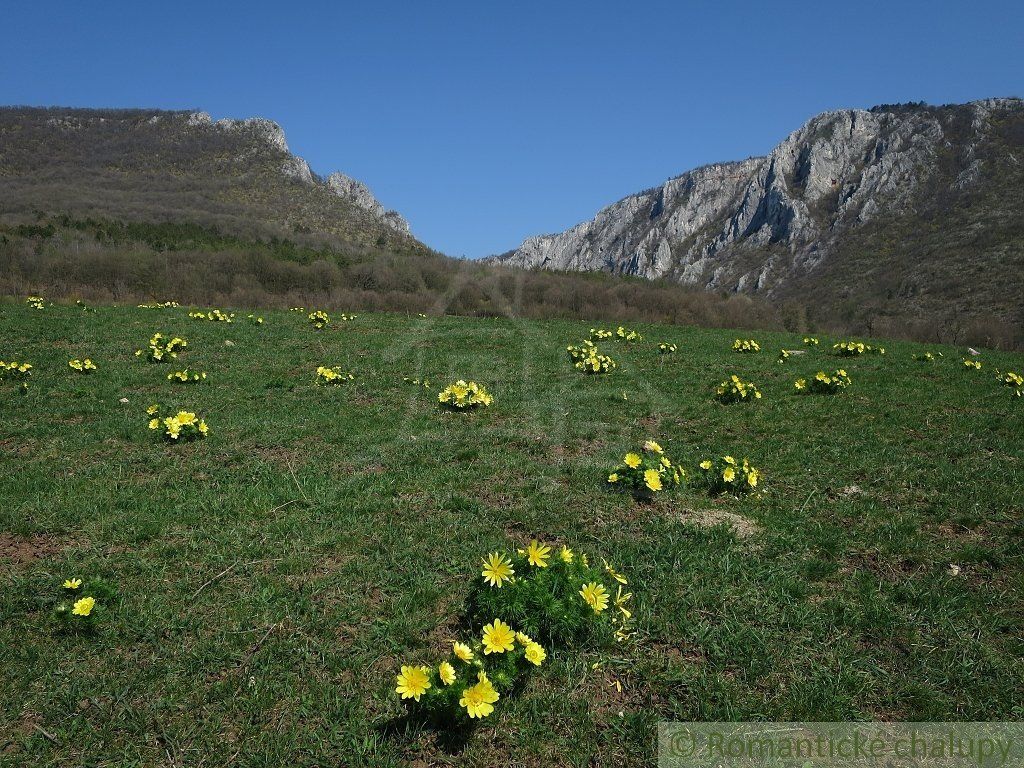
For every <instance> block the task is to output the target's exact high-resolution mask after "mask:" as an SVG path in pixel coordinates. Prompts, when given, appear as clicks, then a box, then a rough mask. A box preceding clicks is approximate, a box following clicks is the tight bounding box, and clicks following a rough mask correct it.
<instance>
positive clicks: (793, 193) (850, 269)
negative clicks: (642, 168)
mask: <svg viewBox="0 0 1024 768" xmlns="http://www.w3.org/2000/svg"><path fill="white" fill-rule="evenodd" d="M491 261H492V262H496V263H502V264H506V265H510V266H516V267H522V268H528V269H545V270H584V271H604V272H610V273H613V274H622V275H636V276H640V277H644V278H651V279H654V278H663V279H666V280H671V281H674V282H678V283H681V284H684V285H688V286H693V287H698V288H702V289H707V290H711V291H721V292H730V293H731V292H745V293H749V294H752V295H759V296H763V297H765V298H768V299H769V300H771V301H773V302H776V303H778V302H786V301H793V302H799V303H801V304H802V305H805V306H806V307H808V310H809V311H810V312H812V313H814V314H815V315H816V316H817V317H819V318H824V317H828V316H833V317H838V318H840V319H842V320H843V321H845V322H859V323H861V324H862V325H864V326H865V327H866V330H872V329H880V330H886V329H887V326H891V325H893V324H895V325H900V326H904V327H905V326H907V325H914V324H924V325H935V324H948V323H974V324H977V323H979V322H993V323H999V324H1004V325H1006V324H1008V325H1011V326H1018V327H1019V326H1020V324H1021V323H1022V322H1024V278H1022V277H1021V276H1022V274H1024V102H1022V101H1021V100H1019V99H988V100H984V101H976V102H972V103H969V104H965V105H951V106H943V107H931V106H926V105H923V104H909V105H888V106H880V107H875V108H873V109H870V110H840V111H834V112H826V113H824V114H821V115H818V116H817V117H814V118H813V119H811V120H810V121H808V122H807V123H806V124H805V125H804V126H802V127H801V128H800V129H798V130H797V131H795V132H794V133H792V134H791V135H790V136H789V137H787V138H786V139H785V140H784V141H783V142H782V143H781V144H779V145H778V146H777V147H776V148H775V149H774V150H773V151H772V152H771V153H770V154H768V155H767V156H765V157H754V158H749V159H747V160H743V161H740V162H728V163H718V164H713V165H708V166H704V167H702V168H697V169H695V170H692V171H689V172H687V173H684V174H682V175H681V176H677V177H675V178H672V179H669V180H668V181H666V182H665V183H664V184H662V185H661V186H660V187H656V188H653V189H649V190H646V191H644V192H641V193H638V194H634V195H630V196H628V197H626V198H623V199H622V200H620V201H619V202H617V203H614V204H612V205H610V206H608V207H607V208H604V209H603V210H601V211H600V212H599V213H598V214H597V215H596V216H595V217H594V218H593V219H592V220H590V221H586V222H583V223H581V224H578V225H577V226H575V227H572V228H571V229H569V230H567V231H565V232H562V233H559V234H553V235H543V236H539V237H532V238H529V239H528V240H526V241H525V242H524V243H523V244H522V245H521V246H519V247H518V248H516V249H515V250H513V251H511V252H509V253H505V254H502V255H500V256H496V257H492V258H491Z"/></svg>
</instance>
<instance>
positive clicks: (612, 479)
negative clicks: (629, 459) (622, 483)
mask: <svg viewBox="0 0 1024 768" xmlns="http://www.w3.org/2000/svg"><path fill="white" fill-rule="evenodd" d="M608 482H609V483H617V482H619V473H618V472H612V473H611V474H610V475H608Z"/></svg>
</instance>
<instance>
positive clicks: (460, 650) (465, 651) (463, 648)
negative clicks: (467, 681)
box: [452, 641, 473, 664]
mask: <svg viewBox="0 0 1024 768" xmlns="http://www.w3.org/2000/svg"><path fill="white" fill-rule="evenodd" d="M452 652H453V653H454V654H455V655H456V656H458V657H459V658H460V659H461V660H462V661H464V662H466V663H467V664H469V662H470V661H472V660H473V651H472V650H470V648H469V646H468V645H466V644H465V643H460V642H458V641H456V642H454V643H452Z"/></svg>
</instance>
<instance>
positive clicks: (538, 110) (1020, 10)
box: [0, 0, 1024, 257]
mask: <svg viewBox="0 0 1024 768" xmlns="http://www.w3.org/2000/svg"><path fill="white" fill-rule="evenodd" d="M0 23H2V27H3V29H4V34H3V42H2V43H0V102H2V103H7V104H31V105H64V106H83V107H86V106H88V107H100V106H102V107H161V108H168V109H172V108H173V109H185V108H199V109H203V110H205V111H207V112H209V113H210V114H211V115H213V116H214V117H215V118H220V117H251V116H256V115H259V116H262V117H269V118H271V119H274V120H276V121H278V122H279V123H281V125H282V126H283V127H284V129H285V133H286V135H287V137H288V142H289V145H290V146H291V149H292V151H294V152H295V153H297V154H299V155H301V156H303V157H305V158H306V159H307V160H308V161H309V162H310V164H311V166H312V167H313V170H314V171H316V172H317V173H320V174H323V175H326V174H327V173H329V172H331V171H334V170H341V171H344V172H346V173H348V174H349V175H352V176H355V177H356V178H358V179H360V180H362V181H364V182H366V183H367V184H368V185H369V186H370V188H371V189H372V190H373V191H374V193H375V194H376V195H377V197H378V198H379V199H380V200H381V201H382V202H383V203H384V204H385V205H386V206H388V207H393V208H396V209H397V210H399V211H400V212H401V213H402V214H403V215H405V217H406V218H407V219H409V221H410V222H411V224H412V229H413V232H414V233H415V234H416V235H417V236H419V237H420V238H421V239H422V240H423V241H425V242H426V243H427V244H429V245H431V246H433V247H434V248H437V249H439V250H441V251H444V252H446V253H449V254H452V255H466V256H473V257H476V256H483V255H487V254H490V253H498V252H502V251H505V250H508V249H509V248H512V247H514V246H516V245H517V244H518V243H519V242H520V241H521V240H522V239H523V238H524V237H526V236H528V235H531V234H539V233H544V232H554V231H559V230H562V229H565V228H567V227H569V226H572V225H573V224H575V223H577V222H579V221H581V220H583V219H587V218H590V217H591V216H592V215H593V214H594V213H595V212H596V211H597V210H598V209H599V208H600V207H602V206H604V205H606V204H608V203H610V202H613V201H615V200H617V199H619V198H621V197H623V196H625V195H627V194H629V193H631V192H635V191H638V190H641V189H645V188H647V187H650V186H654V185H657V184H660V183H661V182H662V181H664V180H665V179H666V178H668V177H670V176H675V175H678V174H679V173H682V172H683V171H685V170H687V169H689V168H692V167H694V166H697V165H701V164H704V163H708V162H714V161H718V160H734V159H740V158H743V157H747V156H750V155H758V154H763V153H765V152H767V151H769V150H770V149H771V148H772V147H773V146H774V145H775V144H776V143H778V142H779V141H780V140H781V139H782V138H783V137H785V135H786V134H788V133H789V132H790V131H792V130H794V129H796V128H797V127H798V126H799V125H800V124H801V123H803V122H804V121H805V120H807V119H808V118H809V117H811V116H812V115H814V114H816V113H818V112H820V111H823V110H827V109H836V108H842V107H869V106H872V105H874V104H878V103H886V102H899V101H921V100H923V101H927V102H930V103H937V104H941V103H948V102H962V101H969V100H972V99H978V98H984V97H988V96H1009V95H1016V96H1024V0H971V2H966V1H960V0H958V1H957V2H950V1H949V0H932V2H901V0H889V2H864V1H858V2H848V1H847V2H840V1H839V0H813V1H809V2H785V1H782V0H780V1H777V2H749V3H740V2H725V1H724V0H720V1H717V2H716V1H714V0H703V1H701V2H684V1H683V0H677V2H660V1H658V0H648V1H647V2H601V1H600V0H588V1H587V2H575V1H572V2H563V1H562V0H548V2H533V1H532V0H518V1H515V2H504V3H500V4H499V3H495V2H488V1H487V0H478V1H477V2H473V3H464V2H444V1H443V0H435V1H434V2H405V3H401V2H391V1H389V0H378V1H377V2H372V1H371V2H366V1H365V0H364V2H359V3H351V2H344V1H343V0H335V1H334V2H305V3H304V2H291V3H286V2H275V3H264V2H257V1H254V2H247V3H233V2H220V1H218V0H206V2H201V3H200V2H195V3H194V2H186V1H184V0H175V2H139V0H134V1H133V2H131V3H122V2H105V1H104V0H95V1H92V2H83V1H82V0H76V1H75V2H48V1H47V0H25V1H24V2H17V1H16V0H3V2H2V3H0Z"/></svg>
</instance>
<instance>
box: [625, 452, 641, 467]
mask: <svg viewBox="0 0 1024 768" xmlns="http://www.w3.org/2000/svg"><path fill="white" fill-rule="evenodd" d="M623 461H624V462H626V466H627V467H629V468H630V469H636V468H637V467H639V466H640V457H639V456H638V455H637V454H635V453H627V454H626V457H625V458H624V459H623Z"/></svg>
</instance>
